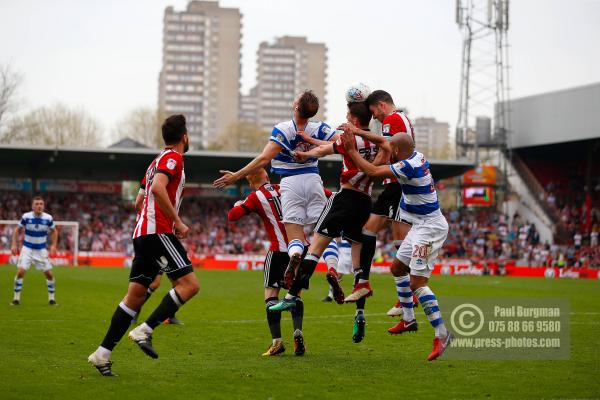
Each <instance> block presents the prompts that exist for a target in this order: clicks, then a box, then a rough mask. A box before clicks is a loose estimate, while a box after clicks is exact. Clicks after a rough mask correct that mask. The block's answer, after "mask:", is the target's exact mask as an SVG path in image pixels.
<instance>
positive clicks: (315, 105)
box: [298, 90, 319, 119]
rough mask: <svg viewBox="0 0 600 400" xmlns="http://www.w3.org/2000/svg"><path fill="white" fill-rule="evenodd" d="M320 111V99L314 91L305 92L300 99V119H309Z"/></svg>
mask: <svg viewBox="0 0 600 400" xmlns="http://www.w3.org/2000/svg"><path fill="white" fill-rule="evenodd" d="M317 111H319V98H318V97H317V96H315V94H314V93H313V92H312V90H305V91H304V93H302V94H301V95H300V98H299V99H298V114H299V116H300V118H303V119H309V118H312V117H314V116H315V115H316V114H317Z"/></svg>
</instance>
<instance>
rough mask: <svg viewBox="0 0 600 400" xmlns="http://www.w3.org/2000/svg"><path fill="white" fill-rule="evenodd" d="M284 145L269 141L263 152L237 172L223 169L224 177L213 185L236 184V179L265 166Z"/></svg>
mask: <svg viewBox="0 0 600 400" xmlns="http://www.w3.org/2000/svg"><path fill="white" fill-rule="evenodd" d="M282 149H283V147H282V146H281V145H279V144H277V143H275V142H274V141H269V143H267V145H266V146H265V148H264V149H263V151H262V153H260V154H259V155H258V156H256V157H255V158H254V160H252V161H250V162H249V163H248V164H247V165H246V166H245V167H244V168H242V169H240V170H239V171H236V172H231V171H226V170H221V171H219V172H220V173H221V174H223V176H222V177H220V178H219V179H217V180H216V181H214V182H213V186H214V187H217V188H224V187H226V186H229V185H232V184H234V183H235V182H236V181H239V180H240V179H242V178H244V177H245V176H246V175H248V174H250V173H252V171H255V170H257V169H259V168H264V167H265V166H267V164H269V162H270V161H271V160H272V159H273V158H275V156H277V154H279V152H280V151H281V150H282Z"/></svg>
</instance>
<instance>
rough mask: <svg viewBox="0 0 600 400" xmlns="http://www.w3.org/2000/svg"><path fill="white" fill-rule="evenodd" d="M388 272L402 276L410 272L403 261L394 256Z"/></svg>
mask: <svg viewBox="0 0 600 400" xmlns="http://www.w3.org/2000/svg"><path fill="white" fill-rule="evenodd" d="M390 272H391V273H392V275H394V276H404V275H408V274H409V273H410V268H409V267H408V266H407V265H405V264H404V263H402V261H400V260H398V259H397V258H395V259H394V261H393V262H392V265H391V266H390Z"/></svg>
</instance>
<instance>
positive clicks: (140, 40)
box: [0, 0, 600, 132]
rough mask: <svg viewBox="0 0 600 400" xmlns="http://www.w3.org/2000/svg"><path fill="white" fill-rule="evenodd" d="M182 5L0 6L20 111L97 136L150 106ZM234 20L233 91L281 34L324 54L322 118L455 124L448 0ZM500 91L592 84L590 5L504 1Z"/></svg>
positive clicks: (374, 3)
mask: <svg viewBox="0 0 600 400" xmlns="http://www.w3.org/2000/svg"><path fill="white" fill-rule="evenodd" d="M186 4H187V1H186V0H143V1H142V0H0V64H7V63H8V64H11V65H12V67H13V68H14V69H15V70H17V71H19V72H20V73H22V74H23V76H24V78H25V80H24V84H23V86H22V90H21V97H22V99H23V100H24V101H25V105H26V107H36V106H42V105H49V104H52V103H53V102H62V103H65V104H67V105H69V106H80V107H83V108H85V109H86V110H87V111H88V112H89V113H90V114H92V115H93V116H94V117H96V118H97V119H98V120H99V121H100V122H101V123H102V124H103V127H104V129H105V130H106V131H107V132H110V131H111V130H112V129H113V126H114V124H115V122H116V121H117V120H118V119H119V118H120V117H121V116H122V115H123V114H125V113H126V112H127V111H129V110H131V109H133V108H136V107H138V106H151V107H154V106H156V103H157V95H158V94H157V92H158V73H159V70H160V68H161V45H162V17H163V12H164V8H165V7H166V6H168V5H173V6H175V8H176V9H178V10H181V9H183V8H185V5H186ZM220 4H221V5H222V6H226V7H238V8H240V10H241V12H242V14H243V28H242V29H243V32H242V33H243V43H242V90H243V92H247V91H248V89H249V88H250V87H252V86H253V85H254V81H255V75H256V73H255V63H256V50H257V48H258V44H259V43H260V42H261V41H264V40H271V39H273V38H274V37H277V36H282V35H302V36H307V37H308V39H309V40H311V41H318V42H324V43H326V44H327V46H328V48H329V53H328V56H329V77H328V82H327V83H328V92H329V95H328V99H327V100H328V113H327V120H328V121H329V122H330V123H332V124H336V123H339V122H341V121H342V120H343V118H344V116H345V103H344V90H345V88H346V87H348V86H349V85H350V84H352V83H354V82H357V81H362V82H365V83H366V84H368V85H370V86H371V87H373V88H383V89H386V90H388V91H389V92H390V93H391V94H392V95H393V97H394V99H395V100H396V103H397V104H399V105H404V106H406V107H408V108H409V110H410V112H411V116H412V117H413V118H414V117H418V116H433V117H435V118H437V119H438V120H443V121H447V122H449V123H450V124H451V125H454V124H455V123H456V118H457V114H458V94H459V73H460V65H461V58H460V56H461V35H460V33H459V30H458V28H457V26H456V24H455V22H454V0H370V1H363V0H329V1H323V0H302V1H297V0H296V1H291V0H277V1H275V0H221V1H220ZM509 41H510V44H511V46H512V47H511V67H512V69H511V87H512V91H511V95H512V97H520V96H524V95H530V94H536V93H541V92H547V91H552V90H556V89H562V88H567V87H572V86H578V85H584V84H588V83H592V82H598V81H600V0H568V1H567V0H562V1H559V0H517V1H515V0H513V1H512V3H511V27H510V34H509Z"/></svg>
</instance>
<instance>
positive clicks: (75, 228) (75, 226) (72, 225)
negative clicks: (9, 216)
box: [0, 220, 79, 266]
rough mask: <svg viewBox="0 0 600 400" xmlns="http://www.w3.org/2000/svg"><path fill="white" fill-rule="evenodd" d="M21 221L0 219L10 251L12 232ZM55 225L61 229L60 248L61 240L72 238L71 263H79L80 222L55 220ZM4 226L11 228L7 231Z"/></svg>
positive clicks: (1, 230) (0, 225) (0, 231)
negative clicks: (70, 233) (67, 230)
mask: <svg viewBox="0 0 600 400" xmlns="http://www.w3.org/2000/svg"><path fill="white" fill-rule="evenodd" d="M18 223H19V221H15V220H0V233H2V236H5V237H7V239H8V250H9V251H10V245H11V243H10V238H11V237H12V234H13V232H14V230H15V228H16V227H17V225H18ZM54 225H56V229H58V230H59V232H58V234H59V236H58V242H59V243H58V247H59V248H60V247H61V246H60V242H61V240H63V241H64V240H70V241H72V243H71V249H73V250H72V257H73V261H72V262H71V263H70V264H71V265H75V266H77V265H78V260H79V222H77V221H54ZM3 226H8V227H9V229H8V230H7V231H6V230H5V229H2V227H3ZM66 229H70V230H72V235H69V234H68V232H66Z"/></svg>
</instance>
